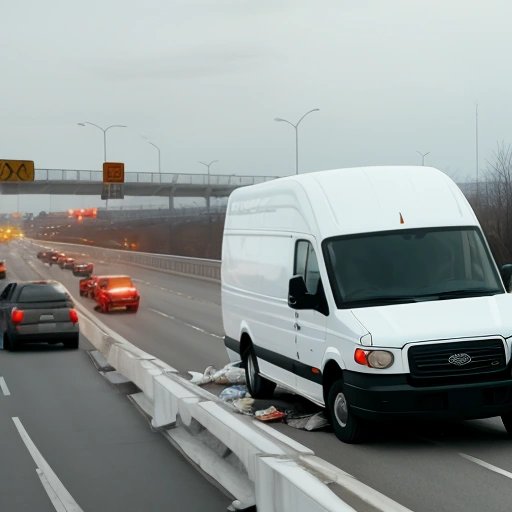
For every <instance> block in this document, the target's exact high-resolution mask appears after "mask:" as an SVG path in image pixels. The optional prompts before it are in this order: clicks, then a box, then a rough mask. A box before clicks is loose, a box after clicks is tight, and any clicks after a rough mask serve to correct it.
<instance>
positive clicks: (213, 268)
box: [37, 240, 221, 281]
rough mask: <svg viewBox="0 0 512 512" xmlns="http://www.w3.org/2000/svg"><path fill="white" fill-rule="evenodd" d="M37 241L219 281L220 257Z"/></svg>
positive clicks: (59, 248) (82, 253)
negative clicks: (206, 257)
mask: <svg viewBox="0 0 512 512" xmlns="http://www.w3.org/2000/svg"><path fill="white" fill-rule="evenodd" d="M37 242H38V243H41V244H44V245H45V246H48V247H55V249H56V250H62V251H68V252H70V253H78V254H81V255H82V257H84V258H85V257H87V256H89V257H92V258H96V259H101V260H106V261H108V262H110V263H125V264H128V265H137V266H140V267H145V268H150V269H154V270H160V271H165V272H170V273H173V274H182V275H187V276H194V277H200V278H202V279H209V280H211V281H220V265H221V262H220V260H207V259H201V258H187V257H186V256H172V255H169V254H154V253H149V252H135V251H123V250H119V249H106V248H104V247H96V246H92V245H80V244H66V243H61V242H53V241H52V242H48V241H47V240H38V241H37Z"/></svg>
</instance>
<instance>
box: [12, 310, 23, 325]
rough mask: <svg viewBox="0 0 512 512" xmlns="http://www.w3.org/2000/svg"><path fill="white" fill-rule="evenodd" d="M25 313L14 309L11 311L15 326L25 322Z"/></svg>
mask: <svg viewBox="0 0 512 512" xmlns="http://www.w3.org/2000/svg"><path fill="white" fill-rule="evenodd" d="M24 316H25V312H24V311H23V310H22V309H16V308H13V310H12V311H11V321H12V323H13V324H14V325H18V324H20V323H21V322H22V321H23V317H24Z"/></svg>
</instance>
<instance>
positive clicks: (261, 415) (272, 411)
mask: <svg viewBox="0 0 512 512" xmlns="http://www.w3.org/2000/svg"><path fill="white" fill-rule="evenodd" d="M254 416H255V417H256V419H257V420H260V421H279V420H282V419H284V418H286V413H285V412H283V411H280V410H278V409H276V408H275V407H274V406H273V405H271V406H270V407H268V408H267V409H262V410H260V411H256V412H255V414H254Z"/></svg>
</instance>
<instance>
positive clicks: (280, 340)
mask: <svg viewBox="0 0 512 512" xmlns="http://www.w3.org/2000/svg"><path fill="white" fill-rule="evenodd" d="M367 237H373V239H372V240H369V241H367V240H366V238H367ZM429 237H430V238H429ZM410 241H412V242H411V243H410ZM335 244H337V245H336V246H335ZM379 244H380V245H379ZM386 244H387V245H386ZM366 248H367V249H366ZM424 248H425V251H424ZM347 251H349V252H350V251H352V253H351V254H348V253H347ZM361 251H362V252H361ZM447 255H448V256H449V257H447ZM366 256H368V259H366ZM379 256H381V260H380V261H379V260H378V259H376V258H378V257H379ZM413 256H414V259H411V258H412V257H413ZM333 258H335V259H334V260H333ZM358 258H359V259H358ZM310 260H311V261H313V260H314V261H315V265H312V267H311V268H309V266H308V265H306V266H305V267H304V268H305V269H306V270H304V275H303V271H302V270H301V269H302V267H301V265H303V264H304V261H307V262H309V261H310ZM366 261H368V264H366ZM382 261H384V262H386V263H385V265H387V266H383V265H382V264H381V263H380V262H382ZM408 261H414V265H412V266H411V265H409V266H407V262H408ZM298 262H300V263H301V265H299V264H298ZM372 262H373V264H374V266H373V267H371V266H370V265H372ZM389 262H392V263H393V266H394V268H393V269H391V268H388V267H389ZM349 263H351V264H350V265H349ZM376 263H377V264H376ZM338 265H340V266H341V267H339V268H341V269H342V270H343V272H344V273H343V274H342V273H341V272H340V271H339V268H338ZM303 266H304V265H303ZM446 267H449V270H448V271H446ZM298 269H299V270H298ZM370 271H371V272H370ZM356 272H360V273H363V274H365V275H364V276H363V278H364V279H363V278H362V279H361V280H359V278H358V274H356ZM450 272H451V274H449V273H450ZM296 273H298V274H299V275H303V278H304V284H305V287H306V289H307V293H306V294H307V295H309V297H316V299H315V300H317V299H318V300H317V302H315V303H314V304H316V306H312V305H311V304H313V302H306V303H303V304H302V305H301V306H300V307H301V308H303V307H304V304H307V308H308V309H299V307H298V303H296V302H290V303H289V297H288V294H289V285H290V279H291V278H292V277H294V274H296ZM379 275H380V276H383V279H381V280H380V282H379V283H378V284H379V287H377V286H376V284H377V283H376V278H377V277H378V276H379ZM333 276H334V277H333ZM350 276H356V278H355V279H354V283H353V284H354V287H353V289H349V288H347V287H345V288H344V287H343V282H342V283H341V284H340V279H342V280H343V279H345V282H348V281H350V279H349V278H350ZM409 276H410V279H409ZM416 278H418V279H417V281H418V283H419V284H416ZM221 279H222V317H223V324H224V330H225V334H226V337H225V344H226V348H227V351H228V354H229V357H230V360H231V361H234V360H239V359H240V357H241V354H240V341H241V339H242V335H243V334H244V333H245V334H247V335H248V336H250V340H251V343H252V346H253V349H254V351H255V353H256V356H257V362H258V367H259V371H260V373H261V374H262V375H263V376H264V377H266V378H268V379H270V380H271V381H274V382H275V383H277V384H279V385H282V386H283V387H285V388H287V389H290V390H292V391H294V392H297V393H299V394H301V395H303V396H305V397H307V398H309V399H310V400H312V401H314V402H316V403H319V404H323V403H324V389H323V385H324V382H325V380H324V372H325V370H326V365H327V364H328V362H329V361H336V363H337V364H338V366H339V368H340V370H341V371H342V376H343V382H344V386H345V388H346V392H347V397H348V399H349V400H348V402H349V404H350V407H351V409H352V410H353V411H355V412H354V414H357V415H360V416H364V417H371V418H377V417H381V416H389V417H398V416H402V415H414V416H422V415H425V416H427V417H435V416H440V417H456V418H485V417H489V416H492V415H496V414H501V413H503V412H510V413H512V376H511V372H512V364H511V343H512V314H510V312H511V311H512V297H511V296H510V294H507V293H505V289H504V287H503V283H502V282H501V279H500V277H499V272H498V269H497V267H496V264H495V262H494V260H493V259H492V256H491V254H490V250H489V247H488V244H487V242H486V240H485V237H484V236H483V234H482V232H481V228H480V226H479V223H478V220H477V218H476V216H475V214H474V212H473V210H472V209H471V206H470V205H469V203H468V201H467V200H466V198H465V197H464V195H463V194H462V192H461V191H460V190H459V188H458V187H457V185H456V184H455V183H454V182H453V181H452V180H451V179H450V178H449V177H448V176H446V175H445V174H443V173H442V172H441V171H438V170H437V169H433V168H430V167H413V166H393V167H391V166H388V167H363V168H353V169H335V170H331V171H320V172H314V173H309V174H304V175H300V176H289V177H286V178H280V179H277V180H274V181H271V182H265V183H262V184H258V185H253V186H248V187H241V188H239V189H236V190H235V191H234V192H233V193H232V194H231V196H230V198H229V200H228V206H227V213H226V221H225V227H224V238H223V248H222V268H221ZM310 283H314V284H315V283H317V284H318V286H316V287H315V289H314V290H310ZM388 283H389V287H388ZM439 283H441V284H442V285H443V286H440V287H439V288H437V285H438V284H439ZM460 283H462V284H464V283H466V285H467V286H466V288H464V289H463V290H460V289H457V287H458V286H459V287H460ZM471 283H473V285H474V288H470V287H469V285H470V284H471ZM475 283H476V284H475ZM393 286H395V288H396V290H399V289H402V288H403V290H405V291H404V292H403V293H404V294H405V293H406V292H407V290H412V292H407V293H410V294H411V296H405V295H404V296H403V297H400V296H399V295H395V296H394V297H391V298H394V299H396V300H395V302H392V301H391V302H390V301H389V300H387V299H389V298H390V296H381V297H379V296H378V295H376V293H377V292H382V291H384V292H389V290H392V291H393V293H396V294H397V293H398V292H397V291H396V290H395V289H393ZM477 286H481V288H477ZM400 287H402V288H400ZM429 287H430V288H429ZM432 287H433V288H434V293H431V288H432ZM359 289H360V290H359ZM422 289H424V291H425V290H426V291H425V293H424V294H423V295H422V294H421V290H422ZM347 290H348V292H347ZM451 290H454V291H455V292H460V291H462V292H471V293H473V292H474V293H475V294H476V295H475V296H470V295H468V294H466V296H465V297H464V298H461V297H458V296H454V295H453V294H452V295H451V296H450V293H451ZM471 290H473V291H471ZM349 292H350V293H352V297H351V298H347V297H349ZM370 292H372V293H373V295H372V293H370ZM413 292H414V293H413ZM480 292H481V293H483V295H481V296H478V293H480ZM302 293H304V292H302ZM358 293H359V294H360V296H361V297H363V301H361V300H360V301H359V303H358V302H357V301H358ZM320 299H322V300H324V301H325V307H323V308H320V307H319V306H318V305H319V304H320V302H321V301H320ZM365 300H366V301H367V302H364V301H365ZM379 300H381V302H380V303H379ZM386 301H387V302H386ZM400 301H402V302H400ZM366 304H368V305H366ZM358 348H359V349H363V350H365V351H372V350H384V351H386V352H389V353H390V354H391V355H392V362H391V364H390V365H389V366H388V367H387V368H383V369H379V368H372V367H370V366H368V365H366V364H359V363H357V362H356V360H355V357H354V355H355V351H356V349H358ZM478 351H483V352H485V354H487V355H488V363H485V364H488V367H487V366H485V365H483V366H482V365H480V366H478V365H479V364H480V360H481V359H479V358H480V357H481V356H480V355H478V354H477V355H475V356H474V357H473V358H472V357H470V354H471V355H473V354H475V353H476V352H478ZM425 354H426V356H425ZM431 354H433V356H432V357H433V358H434V359H435V360H436V361H438V359H439V361H440V362H439V366H438V367H435V368H433V370H432V371H431V372H430V373H429V371H430V370H428V371H425V370H424V367H422V366H421V365H422V364H423V363H422V361H424V360H425V358H427V359H428V358H430V356H431ZM489 354H490V355H489ZM487 355H486V356H485V357H487ZM452 356H453V357H452ZM458 356H460V357H461V358H462V359H463V360H464V361H463V364H466V362H465V361H467V360H469V359H470V360H471V361H472V362H471V364H468V366H467V367H461V368H462V370H460V372H459V373H457V372H458V371H459V369H460V368H459V367H458V366H456V365H455V363H452V362H451V360H452V359H453V360H454V361H457V357H458ZM482 357H483V356H482ZM422 358H423V359H422ZM436 358H437V359H436ZM450 358H451V359H450ZM449 359H450V361H449ZM429 364H430V363H429ZM435 364H438V363H437V362H436V363H435ZM472 365H473V366H472ZM427 366H428V365H427ZM473 368H476V369H475V370H474V371H473ZM482 368H484V369H482ZM443 372H444V373H443ZM479 372H480V373H479Z"/></svg>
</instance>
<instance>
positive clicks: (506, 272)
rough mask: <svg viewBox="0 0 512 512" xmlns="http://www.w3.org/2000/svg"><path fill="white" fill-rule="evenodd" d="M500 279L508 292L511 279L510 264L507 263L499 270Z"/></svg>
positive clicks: (511, 269) (511, 267)
mask: <svg viewBox="0 0 512 512" xmlns="http://www.w3.org/2000/svg"><path fill="white" fill-rule="evenodd" d="M500 274H501V279H503V284H504V285H505V289H506V290H507V292H509V291H510V280H511V278H512V263H507V264H506V265H503V266H502V267H501V268H500Z"/></svg>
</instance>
